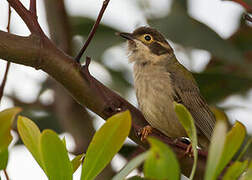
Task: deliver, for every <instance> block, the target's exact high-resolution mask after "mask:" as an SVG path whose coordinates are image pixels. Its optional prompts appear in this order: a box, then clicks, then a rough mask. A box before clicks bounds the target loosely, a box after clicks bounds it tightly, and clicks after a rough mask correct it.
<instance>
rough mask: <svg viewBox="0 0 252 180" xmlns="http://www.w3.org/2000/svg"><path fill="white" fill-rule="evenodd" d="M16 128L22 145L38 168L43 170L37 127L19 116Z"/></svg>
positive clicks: (39, 134)
mask: <svg viewBox="0 0 252 180" xmlns="http://www.w3.org/2000/svg"><path fill="white" fill-rule="evenodd" d="M17 128H18V133H19V135H20V137H21V139H22V141H23V143H24V145H25V146H26V147H27V149H28V150H29V151H30V152H31V154H32V156H33V157H34V159H35V160H36V161H37V163H38V164H39V165H40V167H41V168H42V169H44V168H43V164H42V160H41V155H40V147H39V142H40V136H41V133H40V130H39V128H38V126H37V125H36V124H35V123H34V122H33V121H32V120H30V119H28V118H26V117H23V116H19V117H18V121H17Z"/></svg>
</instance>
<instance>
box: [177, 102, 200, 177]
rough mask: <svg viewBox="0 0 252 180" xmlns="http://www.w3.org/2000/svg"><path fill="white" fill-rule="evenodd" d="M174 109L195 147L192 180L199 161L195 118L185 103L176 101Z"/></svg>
mask: <svg viewBox="0 0 252 180" xmlns="http://www.w3.org/2000/svg"><path fill="white" fill-rule="evenodd" d="M174 109H175V112H176V114H177V117H178V120H179V122H180V123H181V124H182V126H183V127H184V128H185V130H186V133H187V135H188V137H189V138H190V140H191V144H192V148H193V157H194V163H193V168H192V171H191V175H190V179H191V180H192V179H193V177H194V174H195V171H196V168H197V161H198V150H197V146H198V140H197V132H196V127H195V125H194V119H193V117H192V115H191V114H190V112H189V111H188V110H187V109H186V107H185V106H184V105H183V104H179V103H176V102H174Z"/></svg>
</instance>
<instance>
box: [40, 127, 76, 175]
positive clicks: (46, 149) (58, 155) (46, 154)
mask: <svg viewBox="0 0 252 180" xmlns="http://www.w3.org/2000/svg"><path fill="white" fill-rule="evenodd" d="M40 148H41V157H42V161H43V165H44V169H45V172H46V175H47V176H48V178H49V179H50V180H58V179H64V180H71V179H72V174H73V167H72V164H71V162H70V160H69V157H68V153H67V150H66V147H65V145H64V143H63V142H62V140H61V139H60V138H59V137H58V135H57V134H56V133H55V132H54V131H52V130H44V131H43V132H42V134H41V138H40Z"/></svg>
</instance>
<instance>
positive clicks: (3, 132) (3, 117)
mask: <svg viewBox="0 0 252 180" xmlns="http://www.w3.org/2000/svg"><path fill="white" fill-rule="evenodd" d="M20 111H21V108H19V107H15V108H10V109H6V110H4V111H1V112H0V151H1V150H3V151H4V150H5V149H6V148H7V147H8V145H9V144H10V142H11V140H12V136H11V134H10V130H11V126H12V123H13V120H14V118H15V116H16V115H17V114H18V113H19V112H20Z"/></svg>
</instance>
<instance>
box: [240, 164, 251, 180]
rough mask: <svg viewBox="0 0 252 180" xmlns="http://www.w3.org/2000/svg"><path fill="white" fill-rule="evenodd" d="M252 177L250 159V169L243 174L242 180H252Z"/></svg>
mask: <svg viewBox="0 0 252 180" xmlns="http://www.w3.org/2000/svg"><path fill="white" fill-rule="evenodd" d="M251 179H252V161H250V163H249V166H248V169H247V170H246V172H245V173H244V174H243V175H242V177H241V178H240V180H251Z"/></svg>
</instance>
